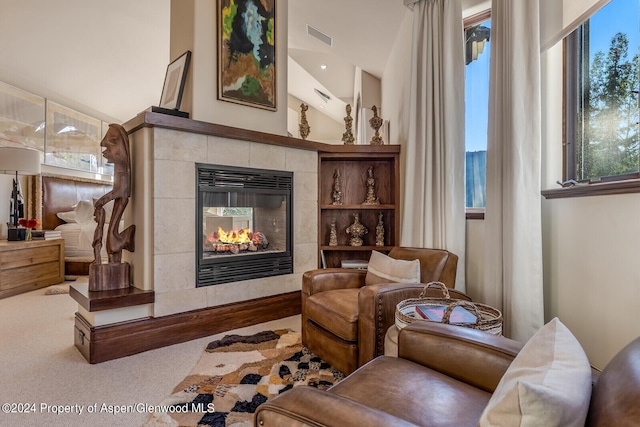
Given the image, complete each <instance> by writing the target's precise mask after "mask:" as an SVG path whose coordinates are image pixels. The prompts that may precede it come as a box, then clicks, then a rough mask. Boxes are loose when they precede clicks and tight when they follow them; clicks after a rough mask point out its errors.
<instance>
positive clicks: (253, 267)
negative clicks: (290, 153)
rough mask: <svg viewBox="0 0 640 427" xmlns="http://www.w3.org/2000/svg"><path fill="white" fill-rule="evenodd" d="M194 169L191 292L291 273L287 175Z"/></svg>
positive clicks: (289, 183) (219, 168) (290, 176)
mask: <svg viewBox="0 0 640 427" xmlns="http://www.w3.org/2000/svg"><path fill="white" fill-rule="evenodd" d="M196 169H197V184H198V185H197V191H198V193H197V201H198V210H197V212H198V218H197V222H196V228H197V230H196V235H197V239H196V240H197V243H196V244H197V245H198V272H197V276H198V277H197V286H209V285H216V284H220V283H228V282H235V281H240V280H249V279H255V278H259V277H269V276H276V275H282V274H291V273H293V256H292V251H291V246H292V224H293V219H292V212H293V206H292V188H293V173H292V172H284V171H272V170H265V169H249V168H237V167H229V166H220V165H206V164H197V165H196Z"/></svg>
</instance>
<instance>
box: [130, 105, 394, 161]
mask: <svg viewBox="0 0 640 427" xmlns="http://www.w3.org/2000/svg"><path fill="white" fill-rule="evenodd" d="M123 126H124V128H125V129H126V130H127V132H128V133H129V134H132V133H134V132H136V131H137V130H140V129H142V128H145V127H157V128H163V129H171V130H177V131H183V132H191V133H198V134H203V135H211V136H219V137H223V138H229V139H237V140H241V141H249V142H257V143H261V144H271V145H278V146H281V147H288V148H297V149H300V150H309V151H316V152H323V153H365V152H366V153H372V154H373V153H398V152H399V151H400V146H399V145H339V144H326V143H324V142H316V141H308V140H305V139H300V138H292V137H289V136H283V135H275V134H272V133H265V132H258V131H254V130H249V129H241V128H236V127H232V126H226V125H220V124H216V123H209V122H202V121H198V120H192V119H187V118H183V117H177V116H171V115H168V114H162V113H153V112H151V111H143V112H142V113H140V114H138V115H137V116H136V117H134V118H133V119H131V120H129V121H128V122H126V123H125V124H124V125H123Z"/></svg>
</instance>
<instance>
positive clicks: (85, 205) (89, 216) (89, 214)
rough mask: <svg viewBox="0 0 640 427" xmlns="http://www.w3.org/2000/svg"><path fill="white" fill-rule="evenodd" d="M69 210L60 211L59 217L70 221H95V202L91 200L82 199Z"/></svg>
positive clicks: (79, 222) (85, 222) (81, 222)
mask: <svg viewBox="0 0 640 427" xmlns="http://www.w3.org/2000/svg"><path fill="white" fill-rule="evenodd" d="M72 208H73V210H72V211H69V212H58V213H57V214H56V215H57V217H58V218H60V219H61V220H63V221H64V222H68V223H78V224H87V223H89V222H92V221H93V202H92V201H90V200H80V201H79V202H78V203H76V204H75V205H73V206H72Z"/></svg>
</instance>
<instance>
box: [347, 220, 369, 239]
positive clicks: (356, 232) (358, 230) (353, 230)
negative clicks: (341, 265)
mask: <svg viewBox="0 0 640 427" xmlns="http://www.w3.org/2000/svg"><path fill="white" fill-rule="evenodd" d="M353 217H354V220H353V224H351V225H350V226H349V227H347V230H346V232H347V234H348V235H350V236H351V239H349V245H351V246H362V244H363V240H362V236H364V235H365V234H367V233H368V232H369V230H368V229H367V227H365V226H364V225H362V223H361V222H360V214H357V213H356V214H353Z"/></svg>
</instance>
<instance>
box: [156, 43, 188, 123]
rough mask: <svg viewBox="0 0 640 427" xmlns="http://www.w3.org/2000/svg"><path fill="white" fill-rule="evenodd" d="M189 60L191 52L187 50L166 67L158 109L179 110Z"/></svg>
mask: <svg viewBox="0 0 640 427" xmlns="http://www.w3.org/2000/svg"><path fill="white" fill-rule="evenodd" d="M190 60H191V51H189V50H188V51H186V52H185V53H183V54H182V55H180V57H178V58H177V59H175V60H174V61H173V62H171V64H169V65H168V66H167V73H166V75H165V77H164V86H163V87H162V95H161V96H160V108H165V109H167V110H179V109H180V103H181V102H182V94H183V93H184V85H185V83H186V82H187V70H188V69H189V61H190Z"/></svg>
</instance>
